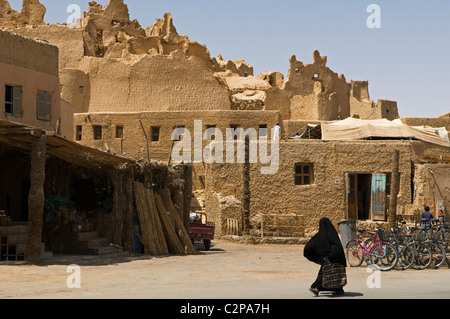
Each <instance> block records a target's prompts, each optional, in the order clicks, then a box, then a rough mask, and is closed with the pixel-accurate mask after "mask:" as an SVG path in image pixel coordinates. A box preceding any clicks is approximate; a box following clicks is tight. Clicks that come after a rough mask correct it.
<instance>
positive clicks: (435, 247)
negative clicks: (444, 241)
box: [428, 243, 447, 269]
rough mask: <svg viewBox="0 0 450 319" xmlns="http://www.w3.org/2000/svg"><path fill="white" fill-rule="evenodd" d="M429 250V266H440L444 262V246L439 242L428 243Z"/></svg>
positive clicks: (434, 267) (435, 267) (445, 256)
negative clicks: (430, 256)
mask: <svg viewBox="0 0 450 319" xmlns="http://www.w3.org/2000/svg"><path fill="white" fill-rule="evenodd" d="M428 245H429V248H430V250H431V254H432V257H433V260H432V261H431V264H430V266H428V267H429V268H433V269H437V268H439V267H441V266H442V264H443V263H444V262H445V260H446V258H447V255H446V253H445V248H444V247H442V246H441V245H440V244H439V243H428Z"/></svg>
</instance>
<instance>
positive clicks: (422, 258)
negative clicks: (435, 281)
mask: <svg viewBox="0 0 450 319" xmlns="http://www.w3.org/2000/svg"><path fill="white" fill-rule="evenodd" d="M408 246H411V247H412V248H413V249H414V250H415V257H416V258H415V261H414V263H413V265H412V267H413V268H414V269H419V270H421V269H425V268H428V267H429V266H430V265H431V262H432V261H433V254H432V253H431V251H430V249H429V248H428V247H427V246H426V245H424V244H419V245H418V246H414V243H411V244H408Z"/></svg>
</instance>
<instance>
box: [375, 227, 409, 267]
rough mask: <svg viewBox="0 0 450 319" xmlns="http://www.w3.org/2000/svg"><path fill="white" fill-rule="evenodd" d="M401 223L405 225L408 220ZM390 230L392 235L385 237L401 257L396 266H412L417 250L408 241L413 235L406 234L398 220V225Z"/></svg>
mask: <svg viewBox="0 0 450 319" xmlns="http://www.w3.org/2000/svg"><path fill="white" fill-rule="evenodd" d="M401 224H403V225H405V224H406V222H404V221H402V222H401ZM390 231H391V233H392V236H390V237H388V236H386V238H383V239H384V240H387V241H389V242H390V244H391V245H392V246H393V247H394V248H395V250H396V251H397V254H398V257H399V259H398V263H397V266H396V268H398V269H400V270H405V269H408V268H410V267H411V266H412V264H413V263H414V260H415V259H416V252H415V250H414V249H413V247H412V246H408V245H407V243H408V242H409V238H410V237H411V236H412V235H409V234H405V231H404V229H402V228H400V227H399V226H398V222H397V226H396V227H393V228H391V229H390Z"/></svg>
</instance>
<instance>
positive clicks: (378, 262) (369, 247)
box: [346, 218, 450, 271]
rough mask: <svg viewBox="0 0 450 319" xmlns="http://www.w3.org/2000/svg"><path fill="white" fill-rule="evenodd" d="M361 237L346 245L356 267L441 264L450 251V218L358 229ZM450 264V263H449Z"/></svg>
mask: <svg viewBox="0 0 450 319" xmlns="http://www.w3.org/2000/svg"><path fill="white" fill-rule="evenodd" d="M357 233H358V235H357V238H355V239H350V240H349V242H348V243H347V245H346V255H347V261H348V263H349V265H350V266H352V267H359V266H361V265H362V264H363V263H364V262H365V263H366V264H368V265H373V266H374V267H376V268H377V269H379V270H381V271H388V270H391V269H401V270H404V269H409V268H412V269H426V268H434V269H437V268H439V267H441V266H442V265H443V264H444V263H445V262H446V261H447V254H450V252H449V248H450V219H446V218H439V219H433V220H426V221H422V223H421V224H420V225H416V226H406V223H405V222H397V226H396V227H394V228H390V230H384V229H382V228H381V227H379V228H376V229H375V231H374V232H370V231H367V230H364V229H357ZM449 266H450V264H449Z"/></svg>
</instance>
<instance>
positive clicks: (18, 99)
mask: <svg viewBox="0 0 450 319" xmlns="http://www.w3.org/2000/svg"><path fill="white" fill-rule="evenodd" d="M5 114H7V115H13V116H16V117H20V116H22V87H21V86H13V85H6V86H5Z"/></svg>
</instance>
